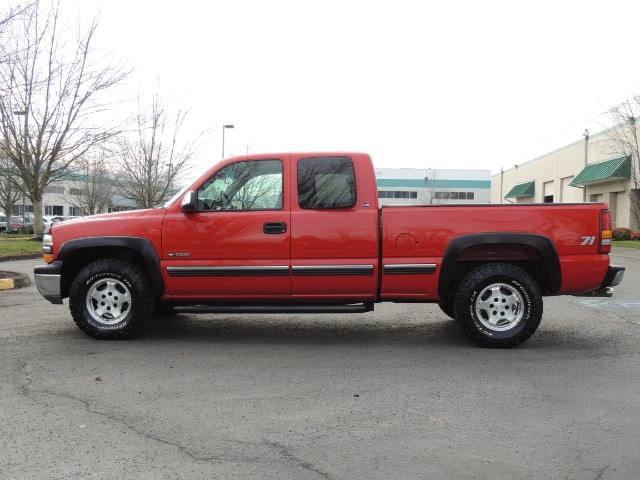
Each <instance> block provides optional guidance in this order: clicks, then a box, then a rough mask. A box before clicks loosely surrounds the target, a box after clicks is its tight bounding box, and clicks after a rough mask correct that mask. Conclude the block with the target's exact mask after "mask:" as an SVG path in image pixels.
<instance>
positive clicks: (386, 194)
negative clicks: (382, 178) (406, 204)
mask: <svg viewBox="0 0 640 480" xmlns="http://www.w3.org/2000/svg"><path fill="white" fill-rule="evenodd" d="M378 198H418V192H411V191H404V190H403V191H394V190H380V191H378Z"/></svg>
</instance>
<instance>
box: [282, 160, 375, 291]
mask: <svg viewBox="0 0 640 480" xmlns="http://www.w3.org/2000/svg"><path fill="white" fill-rule="evenodd" d="M374 185H375V178H374V177H373V166H372V164H371V160H370V159H369V157H368V156H367V155H351V156H349V155H327V156H315V157H312V156H304V155H293V154H292V155H291V188H290V190H291V192H292V199H291V272H292V294H293V296H295V297H307V298H320V299H321V298H322V297H327V299H332V300H334V299H343V300H348V299H352V300H359V301H362V300H371V299H374V298H375V296H376V290H377V278H378V211H377V198H376V190H375V188H374Z"/></svg>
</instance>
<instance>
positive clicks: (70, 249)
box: [56, 237, 164, 298]
mask: <svg viewBox="0 0 640 480" xmlns="http://www.w3.org/2000/svg"><path fill="white" fill-rule="evenodd" d="M96 247H97V248H107V247H116V248H118V247H119V248H128V249H131V250H133V251H134V252H136V253H137V254H138V255H140V257H141V258H142V261H143V263H144V266H145V269H146V271H147V274H148V275H149V281H150V282H151V288H152V289H153V293H154V295H155V296H156V297H157V298H160V297H161V296H162V295H163V294H164V279H163V277H162V268H161V267H160V258H158V254H157V252H156V249H155V248H154V247H153V243H151V240H148V239H146V238H141V237H87V238H78V239H75V240H69V241H68V242H65V243H64V244H63V245H62V247H61V248H60V252H59V253H58V256H57V258H56V260H61V261H62V262H63V263H64V260H65V258H69V257H70V256H72V255H73V254H75V253H77V252H79V251H80V250H84V249H88V248H96Z"/></svg>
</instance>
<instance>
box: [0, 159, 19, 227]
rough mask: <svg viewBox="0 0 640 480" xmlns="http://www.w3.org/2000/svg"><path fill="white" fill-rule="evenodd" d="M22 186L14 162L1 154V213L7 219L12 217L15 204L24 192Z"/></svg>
mask: <svg viewBox="0 0 640 480" xmlns="http://www.w3.org/2000/svg"><path fill="white" fill-rule="evenodd" d="M20 187H21V185H20V177H19V176H18V175H17V174H16V172H15V168H14V165H13V162H11V161H9V160H8V159H7V158H4V157H1V156H0V213H3V214H4V215H5V216H6V217H7V219H9V218H11V214H12V212H13V206H14V205H15V204H16V203H17V202H18V199H19V198H20V195H21V194H22V190H21V188H20ZM7 221H8V220H7Z"/></svg>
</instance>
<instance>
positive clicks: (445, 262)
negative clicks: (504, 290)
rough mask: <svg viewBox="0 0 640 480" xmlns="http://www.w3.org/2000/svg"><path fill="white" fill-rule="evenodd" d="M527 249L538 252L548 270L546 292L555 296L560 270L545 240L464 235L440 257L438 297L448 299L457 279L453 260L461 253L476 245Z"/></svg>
mask: <svg viewBox="0 0 640 480" xmlns="http://www.w3.org/2000/svg"><path fill="white" fill-rule="evenodd" d="M501 243H503V244H510V245H514V244H515V245H526V246H528V247H531V248H534V249H536V250H537V251H539V252H540V255H542V259H543V261H544V263H545V267H546V270H547V282H548V285H547V292H548V293H549V294H554V293H556V292H558V291H559V290H560V285H561V284H562V269H561V267H560V260H559V258H558V252H557V251H556V248H555V246H554V244H553V242H552V241H551V239H549V238H548V237H545V236H542V235H537V234H532V233H506V232H505V233H478V234H473V235H465V236H462V237H457V238H455V239H453V240H452V241H451V242H450V243H449V245H448V246H447V249H446V251H445V253H444V256H443V257H442V266H441V267H440V279H439V281H438V295H439V296H440V298H448V297H449V290H450V286H451V283H452V281H453V280H454V277H455V275H456V270H457V268H456V260H457V258H458V256H459V255H460V253H461V252H462V251H463V250H465V249H467V248H469V247H473V246H476V245H495V244H501Z"/></svg>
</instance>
